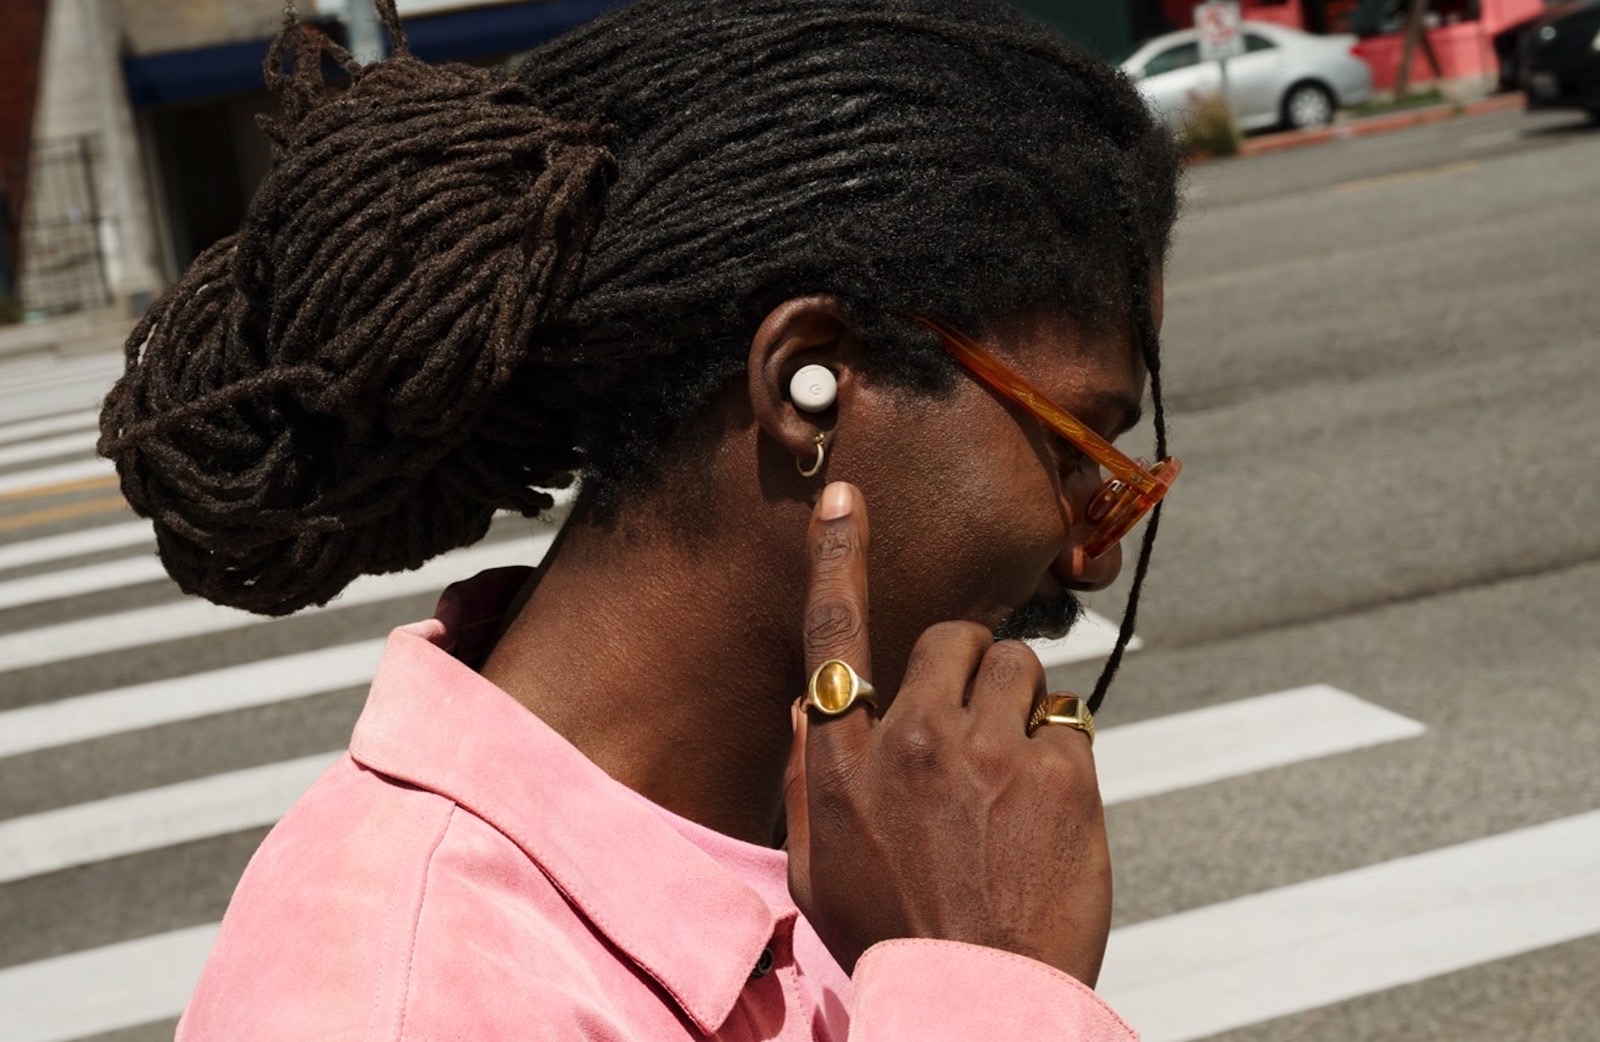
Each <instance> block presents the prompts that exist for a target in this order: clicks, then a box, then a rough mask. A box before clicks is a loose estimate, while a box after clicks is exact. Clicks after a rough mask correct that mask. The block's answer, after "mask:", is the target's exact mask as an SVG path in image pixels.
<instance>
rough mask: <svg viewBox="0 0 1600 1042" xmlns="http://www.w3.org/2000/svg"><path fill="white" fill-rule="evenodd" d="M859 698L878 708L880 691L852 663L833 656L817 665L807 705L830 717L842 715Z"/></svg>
mask: <svg viewBox="0 0 1600 1042" xmlns="http://www.w3.org/2000/svg"><path fill="white" fill-rule="evenodd" d="M857 701H861V702H865V703H867V704H868V705H870V706H871V707H872V708H873V709H877V708H878V693H877V691H876V690H875V689H874V688H873V686H872V684H871V683H869V682H868V681H866V680H863V679H862V677H861V674H859V673H857V672H856V671H855V670H853V669H851V668H850V663H848V662H841V661H840V660H839V659H836V658H831V659H829V660H828V661H826V662H824V663H823V664H822V665H820V666H818V667H817V671H816V672H815V673H813V674H811V682H810V683H809V684H807V685H806V705H808V706H810V707H811V708H812V709H815V710H817V711H818V712H820V713H823V714H824V715H826V716H838V715H839V714H840V713H843V712H844V711H845V710H847V709H849V708H850V707H851V706H853V705H855V704H856V702H857Z"/></svg>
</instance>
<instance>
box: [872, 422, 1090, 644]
mask: <svg viewBox="0 0 1600 1042" xmlns="http://www.w3.org/2000/svg"><path fill="white" fill-rule="evenodd" d="M985 404H990V403H985ZM994 411H995V410H994V409H993V407H992V404H990V409H989V410H987V412H988V413H989V415H985V411H984V410H972V409H959V410H951V411H950V414H949V415H948V416H947V417H945V419H946V420H947V422H945V423H941V424H939V425H938V430H937V432H935V433H931V434H930V436H929V438H928V440H926V441H921V440H918V441H917V442H916V444H915V445H912V446H902V453H903V454H901V455H900V456H899V458H898V459H895V458H894V457H893V456H892V455H889V454H886V457H885V459H884V463H885V464H886V465H887V466H889V467H891V468H892V474H885V475H884V478H885V479H886V480H885V481H884V484H883V487H884V491H885V494H884V495H883V496H882V497H881V498H882V499H883V502H882V503H881V504H880V503H878V502H876V501H874V499H873V497H872V496H871V495H870V494H869V496H868V506H869V509H870V510H871V511H872V527H873V559H874V568H875V572H874V575H873V583H874V591H873V599H874V600H875V601H877V600H878V598H879V597H880V595H881V596H882V597H884V598H886V604H885V606H886V607H887V606H888V603H897V604H900V605H904V606H905V607H906V609H907V610H908V611H911V612H913V613H915V614H917V615H919V616H920V617H921V618H922V619H923V620H925V621H924V622H923V624H924V625H926V624H928V623H930V622H934V621H939V620H940V619H946V618H977V619H979V620H981V621H988V622H991V623H994V624H998V622H999V621H1000V620H1001V619H1002V618H1003V617H1004V616H1005V615H1006V614H1008V613H1009V612H1010V611H1011V610H1012V609H1014V608H1015V607H1016V606H1017V605H1018V604H1019V603H1021V602H1022V601H1023V600H1026V599H1027V598H1028V597H1030V596H1032V594H1033V593H1034V592H1035V590H1036V588H1037V586H1038V583H1039V580H1040V578H1041V576H1043V574H1044V572H1045V570H1046V569H1048V568H1049V566H1050V562H1051V561H1052V559H1053V558H1054V556H1055V553H1056V551H1057V550H1058V549H1059V545H1060V538H1061V534H1062V530H1063V521H1062V517H1061V514H1060V511H1059V508H1058V507H1057V506H1056V490H1055V487H1054V486H1053V484H1052V483H1051V480H1050V472H1049V469H1048V463H1047V462H1046V461H1043V460H1041V459H1040V457H1039V455H1038V453H1037V451H1036V449H1035V448H1034V446H1033V445H1031V444H1030V443H1029V442H1028V440H1027V439H1026V437H1025V436H1024V435H1023V433H1022V431H1021V428H1018V427H1016V426H1015V424H1014V423H1011V422H1010V421H1009V418H1008V417H1005V416H1002V417H1001V421H1002V422H1001V423H1000V424H996V423H995V422H994V417H993V415H992V414H993V413H994ZM958 432H962V433H958ZM890 488H893V490H894V491H893V494H892V495H890V494H889V491H888V490H889V489H890ZM880 566H881V567H880ZM879 571H881V573H882V574H881V577H880V576H879V574H878V572H879Z"/></svg>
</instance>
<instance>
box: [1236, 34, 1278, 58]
mask: <svg viewBox="0 0 1600 1042" xmlns="http://www.w3.org/2000/svg"><path fill="white" fill-rule="evenodd" d="M1277 46H1278V45H1277V44H1275V43H1273V42H1272V41H1271V40H1269V39H1267V38H1266V37H1265V36H1262V35H1261V34H1260V33H1245V34H1244V49H1245V53H1246V54H1254V53H1256V52H1257V51H1270V50H1272V49H1273V48H1275V47H1277Z"/></svg>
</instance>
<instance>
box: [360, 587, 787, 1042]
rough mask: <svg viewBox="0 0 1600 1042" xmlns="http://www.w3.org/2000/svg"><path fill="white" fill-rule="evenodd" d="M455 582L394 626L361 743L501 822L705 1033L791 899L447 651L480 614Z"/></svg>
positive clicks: (421, 782)
mask: <svg viewBox="0 0 1600 1042" xmlns="http://www.w3.org/2000/svg"><path fill="white" fill-rule="evenodd" d="M491 574H492V573H491ZM507 578H508V577H507V576H505V575H504V573H503V570H502V572H501V573H500V574H499V575H493V577H491V575H485V576H484V577H482V580H481V582H480V580H473V581H472V582H479V583H480V589H484V588H488V587H496V586H497V584H498V586H503V587H507V588H509V587H510V586H511V585H513V584H512V583H510V582H507V581H505V580H507ZM495 592H497V593H498V592H501V591H500V590H499V589H498V588H496V590H495ZM463 593H465V595H466V596H467V597H468V598H469V600H467V601H465V602H464V601H463V600H462V595H463ZM453 596H454V597H455V600H454V601H452V599H451V595H447V597H446V599H445V600H444V601H441V610H440V612H439V617H437V618H434V619H431V620H429V621H427V622H422V623H417V624H415V625H413V626H405V627H402V628H400V629H397V630H395V631H394V632H393V633H392V634H390V637H389V642H388V645H387V647H386V649H385V651H384V655H383V660H382V662H381V663H380V664H379V666H378V672H377V676H376V678H375V679H374V681H373V685H372V692H371V694H370V695H369V696H368V699H367V704H366V708H365V709H364V710H363V711H362V714H361V719H360V720H359V721H358V722H357V724H356V728H355V733H354V735H353V736H352V738H351V742H350V753H351V755H352V756H353V757H354V758H355V759H356V761H357V762H359V763H361V764H363V765H365V766H367V767H369V768H371V769H373V770H375V771H378V772H380V773H382V774H385V775H388V776H389V777H392V778H396V779H398V780H400V781H404V782H407V783H409V784H412V785H416V786H418V787H420V788H424V789H428V790H430V791H432V792H437V793H439V794H440V795H442V796H445V797H448V798H449V799H451V800H453V801H454V802H455V803H457V804H458V805H460V806H462V807H464V808H466V809H467V810H469V811H471V812H472V813H473V814H475V815H477V816H478V817H479V818H482V819H483V820H484V821H487V822H488V823H489V824H491V825H493V826H494V827H495V828H496V829H498V830H499V831H500V832H501V833H502V834H504V835H505V836H506V837H507V838H508V839H510V840H511V841H512V842H513V843H515V844H516V845H517V846H518V847H519V848H521V849H522V851H523V852H524V853H526V854H527V856H528V857H529V858H530V859H532V860H533V862H534V863H535V864H537V865H538V866H539V868H540V869H541V871H543V872H544V874H545V875H546V876H547V877H548V878H549V879H550V881H551V882H552V883H554V884H555V886H556V888H557V889H559V890H560V891H561V892H562V893H563V894H564V895H565V896H566V898H567V900H568V901H570V902H571V903H572V905H573V906H574V907H575V908H576V909H577V910H578V911H579V912H580V913H581V914H582V915H583V916H584V917H585V918H586V919H588V920H589V922H590V923H591V924H593V925H594V927H595V928H596V929H597V930H599V931H600V932H601V933H603V934H604V935H605V936H606V937H607V939H609V940H610V942H611V943H612V944H613V945H615V946H616V947H617V948H618V949H619V950H620V951H621V952H623V953H624V954H625V955H626V956H627V957H628V958H629V959H631V960H632V961H633V962H634V964H635V965H637V966H638V967H639V968H640V969H641V970H643V971H644V972H645V973H646V974H648V975H649V976H650V977H652V978H654V979H655V980H656V981H657V982H658V983H659V984H660V985H661V986H662V988H664V989H665V990H666V992H667V993H668V994H669V995H671V996H672V998H673V999H674V1000H675V1001H676V1002H677V1004H678V1005H679V1007H680V1008H681V1009H682V1010H683V1012H684V1013H685V1014H686V1015H687V1016H688V1017H689V1018H690V1019H691V1020H693V1021H694V1023H695V1024H696V1026H697V1027H699V1029H700V1030H701V1031H702V1032H704V1033H706V1034H712V1033H714V1032H715V1031H716V1030H717V1028H718V1027H719V1026H720V1025H721V1024H722V1022H723V1021H724V1020H725V1019H726V1018H727V1016H728V1014H729V1013H730V1012H731V1011H732V1010H733V1006H734V1003H735V1002H736V1001H737V1000H738V997H739V993H740V991H741V990H742V989H743V988H744V986H745V984H746V982H747V980H748V979H749V976H750V972H751V970H752V968H753V967H754V966H755V965H756V963H757V961H758V960H759V958H760V956H761V951H762V948H763V947H764V946H765V945H766V944H767V943H768V941H769V940H770V938H771V937H772V935H773V932H774V930H775V928H776V926H777V923H778V918H779V916H780V915H782V916H783V917H785V918H787V915H788V914H793V913H792V907H791V908H790V909H788V910H786V912H785V911H780V912H774V910H773V909H772V908H771V907H769V905H768V903H767V902H766V901H764V900H763V899H762V898H761V896H760V895H759V894H757V893H756V891H755V890H754V889H752V888H751V887H750V886H749V885H747V884H746V883H744V882H743V881H741V880H740V879H739V878H737V877H736V876H735V875H734V874H733V873H732V872H730V871H729V870H728V869H727V868H726V867H724V866H723V865H721V864H719V863H718V861H717V860H716V859H715V858H713V857H712V856H711V855H710V854H708V853H707V852H706V851H705V850H702V849H701V847H700V846H698V845H696V844H695V843H694V842H692V841H691V839H690V838H689V835H691V834H692V830H691V831H690V832H686V831H685V830H683V829H681V828H677V827H674V825H673V824H672V823H671V820H670V818H669V815H668V814H667V812H666V811H664V810H662V809H661V808H659V807H657V806H655V805H654V804H652V803H650V802H649V801H648V800H646V799H645V798H644V797H643V796H640V795H639V794H637V793H635V792H633V791H632V790H631V789H629V788H627V787H626V786H624V785H622V784H621V783H620V782H618V781H617V780H615V779H614V778H612V777H610V776H609V775H607V774H606V773H605V772H604V771H602V770H600V768H599V767H597V766H595V765H594V764H593V763H591V762H590V761H589V760H588V759H587V758H585V757H584V756H583V754H582V753H580V752H578V750H577V749H575V748H574V747H573V746H572V745H570V744H569V743H568V742H567V741H566V740H565V739H563V738H562V737H561V736H560V735H558V734H556V733H555V732H554V731H553V730H551V729H550V728H549V727H548V726H547V725H546V724H545V723H544V722H543V721H541V720H540V719H539V718H538V717H536V716H535V715H534V714H533V713H531V712H529V711H528V710H527V709H526V708H524V707H523V706H522V705H521V704H519V703H518V702H516V701H515V700H514V699H512V698H511V696H510V695H507V694H506V693H505V692H504V691H502V690H500V688H498V687H496V686H494V685H493V684H491V683H490V682H489V681H487V680H485V679H484V678H483V677H482V676H480V675H479V674H477V673H476V672H474V671H473V670H472V669H471V668H469V667H468V666H467V665H465V664H464V663H463V662H462V661H460V660H458V659H456V658H454V657H453V656H452V655H451V654H450V652H449V650H447V649H449V648H452V647H454V646H455V644H456V640H457V633H461V634H463V635H465V634H468V633H471V632H472V628H473V625H474V623H473V620H472V618H471V615H472V614H473V613H472V611H471V609H470V608H469V609H467V617H466V618H465V620H464V618H463V608H462V605H463V603H468V604H470V603H471V602H470V597H471V584H470V583H469V584H461V585H460V586H459V587H457V588H455V590H454V594H453ZM479 599H480V600H481V597H480V598H479ZM502 603H503V602H502ZM479 614H481V613H479ZM463 623H464V624H463ZM729 842H732V841H731V840H730V841H729Z"/></svg>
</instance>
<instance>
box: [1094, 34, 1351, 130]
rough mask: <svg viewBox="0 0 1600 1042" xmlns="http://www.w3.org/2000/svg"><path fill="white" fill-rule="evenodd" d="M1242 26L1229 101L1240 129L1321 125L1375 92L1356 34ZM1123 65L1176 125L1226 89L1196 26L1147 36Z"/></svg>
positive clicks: (1231, 68)
mask: <svg viewBox="0 0 1600 1042" xmlns="http://www.w3.org/2000/svg"><path fill="white" fill-rule="evenodd" d="M1243 32H1244V43H1245V53H1243V54H1241V55H1239V56H1237V57H1234V58H1229V59H1228V101H1229V103H1230V105H1231V107H1232V109H1233V116H1234V119H1235V121H1236V122H1237V123H1238V124H1239V129H1241V130H1264V129H1266V128H1268V127H1280V126H1282V127H1293V128H1302V127H1316V126H1322V125H1323V124H1325V123H1329V122H1332V120H1333V114H1334V113H1335V112H1336V111H1338V110H1339V109H1340V108H1342V107H1344V106H1346V105H1358V104H1360V103H1361V102H1363V101H1366V100H1368V99H1369V98H1371V97H1372V69H1371V68H1369V67H1368V65H1367V63H1366V62H1365V61H1363V60H1362V59H1361V58H1359V57H1357V56H1356V55H1355V54H1354V53H1353V51H1352V48H1353V47H1354V45H1355V43H1356V37H1354V36H1313V35H1312V34H1310V33H1303V32H1300V31H1298V30H1295V29H1286V28H1284V27H1283V26H1281V25H1269V24H1266V23H1263V22H1245V23H1244V26H1243ZM1121 64H1122V70H1123V71H1124V72H1126V73H1127V74H1128V75H1129V76H1130V77H1131V78H1132V79H1133V80H1134V82H1135V83H1137V84H1138V86H1139V90H1140V92H1142V93H1143V94H1144V96H1145V98H1146V99H1147V100H1148V101H1149V102H1150V104H1151V106H1152V107H1153V108H1155V109H1156V111H1157V112H1159V113H1160V114H1161V116H1162V117H1163V118H1165V119H1166V121H1167V123H1168V124H1169V125H1171V126H1174V127H1181V126H1182V125H1183V123H1184V121H1185V120H1187V119H1188V118H1189V117H1190V116H1191V115H1192V114H1193V112H1194V111H1195V109H1196V108H1197V107H1198V106H1199V105H1200V103H1201V102H1202V101H1203V100H1204V99H1205V98H1206V97H1207V96H1210V95H1216V94H1220V93H1221V91H1222V69H1221V66H1220V63H1218V62H1215V61H1208V62H1203V61H1201V60H1200V35H1199V33H1197V32H1196V31H1195V30H1193V29H1185V30H1183V31H1182V32H1176V33H1168V34H1167V35H1165V36H1158V37H1156V38H1155V39H1153V40H1148V41H1146V42H1144V43H1142V44H1140V45H1139V48H1138V50H1136V51H1134V52H1133V54H1131V55H1130V56H1128V57H1127V58H1126V59H1125V60H1124V61H1123V62H1122V63H1121Z"/></svg>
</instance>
